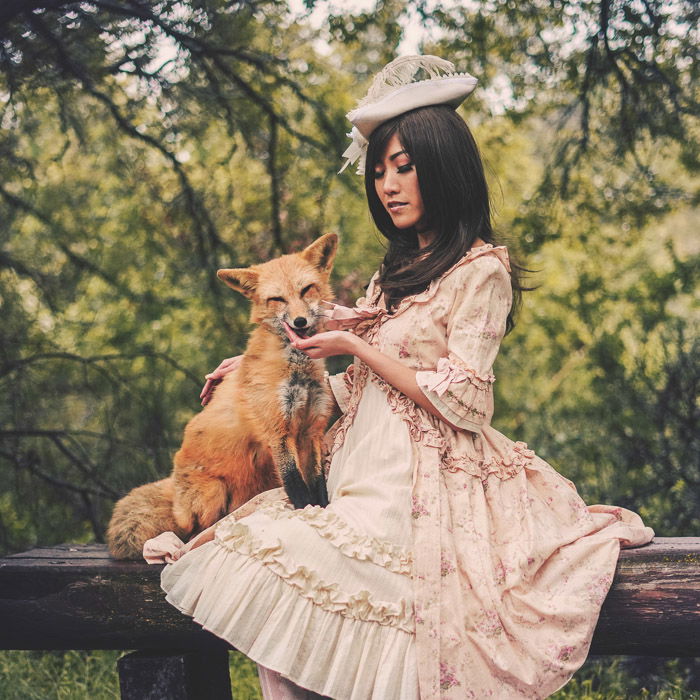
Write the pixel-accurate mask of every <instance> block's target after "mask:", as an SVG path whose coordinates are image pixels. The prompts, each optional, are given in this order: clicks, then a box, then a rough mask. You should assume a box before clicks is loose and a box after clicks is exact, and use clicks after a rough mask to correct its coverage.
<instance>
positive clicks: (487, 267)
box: [416, 255, 512, 433]
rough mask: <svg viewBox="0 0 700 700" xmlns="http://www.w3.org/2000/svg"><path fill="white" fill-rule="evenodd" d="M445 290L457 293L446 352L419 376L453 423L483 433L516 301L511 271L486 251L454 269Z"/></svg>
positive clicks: (429, 396)
mask: <svg viewBox="0 0 700 700" xmlns="http://www.w3.org/2000/svg"><path fill="white" fill-rule="evenodd" d="M455 273H457V274H455V275H453V276H454V278H455V279H454V283H453V284H451V285H450V289H449V290H446V291H448V292H449V293H451V294H452V295H453V296H454V301H453V304H452V306H451V308H450V311H449V313H448V319H447V356H446V357H441V358H440V359H439V360H438V362H437V366H436V367H435V369H434V370H428V371H419V372H417V373H416V382H417V383H418V386H419V387H420V389H421V391H422V392H423V393H424V394H425V396H426V398H427V399H428V400H429V401H430V403H431V404H432V405H433V406H434V407H435V409H436V410H437V411H438V413H439V414H440V415H441V416H443V417H444V418H445V420H447V421H448V422H450V423H451V424H452V425H455V426H457V427H458V428H462V429H464V430H470V431H472V432H475V433H480V432H481V429H482V427H484V426H487V425H488V424H489V422H490V420H491V417H492V415H493V382H494V381H495V379H496V378H495V377H494V376H493V374H492V369H493V363H494V361H495V359H496V355H497V354H498V348H499V346H500V344H501V340H502V339H503V336H504V335H505V330H506V319H507V317H508V312H509V311H510V307H511V303H512V291H511V283H510V274H509V272H508V270H507V269H506V267H505V265H504V264H503V263H502V262H501V261H500V259H499V258H498V257H496V256H494V255H484V256H481V257H479V258H477V259H475V260H473V261H472V262H470V263H468V264H466V265H463V266H461V267H460V268H458V269H457V270H455Z"/></svg>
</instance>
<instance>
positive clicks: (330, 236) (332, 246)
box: [299, 233, 338, 272]
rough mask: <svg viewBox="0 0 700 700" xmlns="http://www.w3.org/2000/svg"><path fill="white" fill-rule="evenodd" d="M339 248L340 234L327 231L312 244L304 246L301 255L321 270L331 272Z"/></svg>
mask: <svg viewBox="0 0 700 700" xmlns="http://www.w3.org/2000/svg"><path fill="white" fill-rule="evenodd" d="M337 250H338V234H337V233H327V234H325V235H324V236H321V237H320V238H317V239H316V240H315V241H314V242H313V243H312V244H311V245H310V246H308V247H306V248H304V250H302V251H301V253H299V255H301V257H302V258H304V259H305V260H307V261H308V262H310V263H311V264H312V265H313V266H314V267H315V268H317V269H319V270H321V272H330V271H331V268H332V267H333V259H334V258H335V253H336V251H337Z"/></svg>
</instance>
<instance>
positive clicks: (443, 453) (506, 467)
mask: <svg viewBox="0 0 700 700" xmlns="http://www.w3.org/2000/svg"><path fill="white" fill-rule="evenodd" d="M371 379H372V381H373V382H375V383H376V384H377V386H379V388H380V389H382V391H384V393H385V394H386V397H387V402H388V403H389V407H390V408H391V410H392V411H393V412H394V413H397V414H398V415H400V416H401V417H402V418H403V419H404V422H405V423H406V425H407V427H408V431H409V434H410V435H411V438H412V439H413V440H414V441H415V442H417V443H419V444H422V445H425V446H426V447H436V448H437V449H438V452H439V454H440V462H441V464H442V468H443V469H445V470H446V471H450V472H456V471H463V472H466V473H467V474H470V475H471V476H476V477H479V478H480V479H482V480H486V479H487V478H488V477H489V476H490V475H492V474H493V475H495V476H497V477H498V478H499V479H510V478H512V477H514V476H515V475H516V474H518V473H519V472H520V471H521V470H522V469H523V467H525V466H527V465H528V464H529V463H530V462H531V461H532V460H533V459H534V457H535V453H534V452H533V451H532V450H530V449H528V446H527V443H525V442H520V441H518V442H515V443H513V448H512V453H511V454H510V455H509V457H510V460H509V461H508V458H500V457H495V456H494V457H491V459H488V460H475V459H472V458H471V457H468V456H466V455H462V456H455V455H454V454H453V453H452V451H451V450H450V448H449V447H448V445H447V441H446V440H445V438H444V437H443V435H442V433H440V431H439V430H438V429H437V428H435V427H434V426H432V425H431V424H430V423H429V422H428V421H427V420H426V419H425V417H424V416H423V415H422V411H421V409H419V408H418V406H417V405H416V403H415V402H414V401H412V400H411V399H409V398H408V397H407V396H406V395H405V394H402V393H401V392H400V391H398V389H395V388H394V387H392V386H391V385H390V384H388V383H387V382H385V381H384V380H383V379H382V378H381V377H378V376H377V375H376V374H372V375H371ZM474 412H475V413H479V412H478V411H476V410H475V411H474ZM479 415H481V414H479Z"/></svg>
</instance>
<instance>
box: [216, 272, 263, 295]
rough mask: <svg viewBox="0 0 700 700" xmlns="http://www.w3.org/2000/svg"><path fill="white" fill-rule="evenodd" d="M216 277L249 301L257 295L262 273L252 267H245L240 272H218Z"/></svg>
mask: <svg viewBox="0 0 700 700" xmlns="http://www.w3.org/2000/svg"><path fill="white" fill-rule="evenodd" d="M216 276H217V277H218V278H219V279H220V280H221V281H222V282H226V284H227V285H228V286H229V287H232V288H233V289H235V290H236V291H237V292H240V293H241V294H242V295H243V296H245V297H247V298H248V299H250V298H251V297H252V296H253V294H254V293H255V290H256V288H257V286H258V280H259V279H260V273H259V272H258V271H257V270H254V269H253V268H252V267H243V268H240V269H238V270H217V272H216Z"/></svg>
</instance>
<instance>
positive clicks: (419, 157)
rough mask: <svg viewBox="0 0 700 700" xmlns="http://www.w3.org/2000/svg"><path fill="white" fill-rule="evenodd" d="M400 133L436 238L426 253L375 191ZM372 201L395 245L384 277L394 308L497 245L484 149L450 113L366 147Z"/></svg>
mask: <svg viewBox="0 0 700 700" xmlns="http://www.w3.org/2000/svg"><path fill="white" fill-rule="evenodd" d="M394 133H396V134H397V135H398V137H399V140H400V141H401V145H402V146H403V147H404V148H405V149H406V150H407V151H408V153H409V155H410V157H411V161H412V162H413V164H414V166H415V168H416V173H417V175H418V185H419V187H420V192H421V196H422V198H423V206H424V207H425V216H426V222H425V223H426V225H427V227H428V229H430V230H431V231H434V232H435V238H434V239H433V241H432V243H430V245H428V246H427V247H426V248H423V249H419V247H418V237H417V232H416V231H415V230H414V229H406V230H401V229H397V228H396V227H395V226H394V225H393V223H392V220H391V217H390V216H389V213H388V212H387V211H386V209H385V208H384V207H383V206H382V204H381V202H380V200H379V197H378V196H377V193H376V190H375V180H374V168H375V166H376V164H377V163H379V162H380V161H381V158H382V156H383V154H384V150H385V149H386V145H387V143H388V142H389V140H390V139H391V137H392V135H393V134H394ZM365 190H366V193H367V201H368V203H369V209H370V212H371V214H372V218H373V219H374V222H375V224H376V225H377V228H378V229H379V230H380V231H381V232H382V234H384V236H386V238H387V239H388V241H389V249H388V250H387V253H386V255H385V257H384V261H383V263H382V266H381V269H380V275H379V284H380V286H381V288H382V291H383V292H384V294H385V298H386V300H387V306H388V307H389V308H392V309H393V308H395V307H396V305H397V304H398V303H399V302H400V301H401V300H402V299H403V298H404V297H405V296H409V295H412V294H417V293H419V292H422V291H424V290H425V289H427V287H428V285H429V284H430V282H431V281H432V280H433V279H435V278H437V277H439V276H440V275H442V274H443V273H444V272H446V271H447V270H448V269H449V268H450V267H452V266H453V265H454V264H455V263H456V262H457V261H459V260H460V259H461V258H462V257H463V256H464V255H465V254H466V252H467V251H468V250H469V249H470V248H471V247H472V245H473V244H474V241H475V240H476V239H477V238H481V239H482V240H483V241H484V242H485V243H494V240H493V230H492V227H491V212H490V205H489V193H488V187H487V184H486V177H485V175H484V168H483V165H482V162H481V156H480V155H479V149H478V147H477V145H476V142H475V141H474V138H473V136H472V134H471V132H470V131H469V128H468V127H467V125H466V123H465V122H464V120H463V119H462V118H461V117H460V116H459V115H457V113H456V112H455V111H454V110H453V109H452V108H451V107H448V106H445V105H441V106H436V107H422V108H420V109H416V110H413V111H411V112H406V113H404V114H401V115H399V116H398V117H395V118H394V119H391V120H389V121H387V122H384V124H382V125H381V126H379V127H378V128H377V129H376V130H375V131H374V132H373V133H372V135H371V137H370V140H369V145H368V147H367V165H366V172H365Z"/></svg>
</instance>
